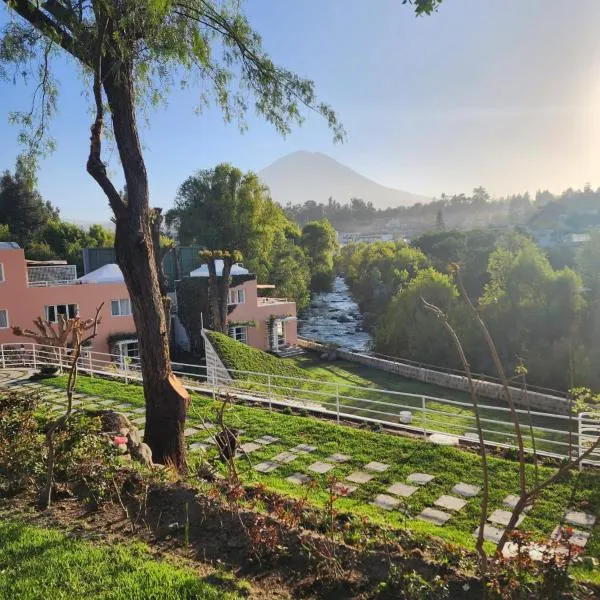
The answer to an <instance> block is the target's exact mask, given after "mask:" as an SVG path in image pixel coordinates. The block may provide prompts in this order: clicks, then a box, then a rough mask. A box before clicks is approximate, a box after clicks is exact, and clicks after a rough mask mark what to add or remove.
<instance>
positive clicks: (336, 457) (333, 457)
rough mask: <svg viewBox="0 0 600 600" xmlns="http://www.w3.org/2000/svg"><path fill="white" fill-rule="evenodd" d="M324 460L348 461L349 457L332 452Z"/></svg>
mask: <svg viewBox="0 0 600 600" xmlns="http://www.w3.org/2000/svg"><path fill="white" fill-rule="evenodd" d="M325 460H328V461H329V462H334V463H345V462H348V461H349V460H350V457H349V456H348V455H347V454H337V453H336V454H332V455H331V456H328V457H327V458H326V459H325Z"/></svg>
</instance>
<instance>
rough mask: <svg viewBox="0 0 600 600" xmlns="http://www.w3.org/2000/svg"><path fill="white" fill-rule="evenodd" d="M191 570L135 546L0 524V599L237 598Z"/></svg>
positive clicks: (11, 522)
mask: <svg viewBox="0 0 600 600" xmlns="http://www.w3.org/2000/svg"><path fill="white" fill-rule="evenodd" d="M241 597H242V596H240V595H239V594H234V593H231V592H227V591H225V590H223V589H221V588H219V587H216V586H215V585H213V584H208V583H206V582H205V581H202V580H201V579H200V578H199V577H198V576H197V575H196V574H195V573H194V571H193V570H192V569H190V568H187V567H182V566H178V565H177V564H175V563H174V562H170V561H166V560H164V559H163V560H162V561H158V560H155V559H154V558H153V557H152V555H151V554H150V552H149V551H148V548H147V547H146V546H145V545H144V544H141V543H136V544H122V543H119V544H113V545H110V546H108V545H104V544H98V543H96V544H94V545H92V544H91V543H89V542H84V541H81V540H79V539H77V538H75V537H72V536H70V535H68V534H65V533H62V532H60V531H58V530H54V529H44V528H39V527H35V526H31V525H27V524H24V523H23V522H20V521H17V520H4V521H1V522H0V598H6V599H7V600H8V599H15V600H17V599H18V600H41V599H42V598H48V599H52V600H75V599H76V598H88V599H102V600H142V599H144V600H150V599H153V600H192V599H194V600H220V599H226V600H236V599H237V598H241Z"/></svg>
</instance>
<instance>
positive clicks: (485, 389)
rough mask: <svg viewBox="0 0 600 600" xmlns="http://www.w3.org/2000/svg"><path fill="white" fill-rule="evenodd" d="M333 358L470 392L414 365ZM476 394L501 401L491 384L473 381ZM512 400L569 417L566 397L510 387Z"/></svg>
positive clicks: (460, 379) (452, 378)
mask: <svg viewBox="0 0 600 600" xmlns="http://www.w3.org/2000/svg"><path fill="white" fill-rule="evenodd" d="M298 345H299V346H301V347H304V348H306V349H307V350H313V351H318V350H324V349H325V347H324V346H321V345H320V344H317V343H315V342H313V341H311V340H302V339H299V340H298ZM336 355H337V356H338V357H339V358H341V359H343V360H347V361H350V362H355V363H359V364H361V365H364V366H366V367H371V368H373V369H378V370H380V371H386V372H388V373H395V374H396V375H399V376H401V377H406V378H407V379H415V380H417V381H422V382H423V383H430V384H433V385H439V386H440V387H445V388H449V389H452V390H460V391H463V392H468V391H469V382H468V380H467V378H466V377H465V376H461V375H452V374H450V373H444V372H443V371H435V370H432V369H425V368H421V367H417V366H414V365H408V364H405V363H401V362H395V361H390V360H384V359H381V358H375V357H374V356H369V355H367V354H359V353H356V352H348V351H347V350H342V349H339V348H338V349H337V350H336ZM475 384H476V389H477V393H478V395H479V396H481V397H483V398H492V399H494V400H502V401H504V395H503V389H502V386H501V385H500V384H498V383H493V382H491V381H482V380H475ZM510 389H511V393H512V397H513V399H514V402H515V404H517V405H518V406H520V407H523V408H526V407H527V405H529V407H530V408H531V410H534V411H542V412H550V413H556V414H565V415H566V414H569V403H568V401H567V400H566V399H565V398H560V397H558V396H551V395H549V394H541V393H539V392H531V391H529V392H527V398H524V397H522V392H521V390H520V389H519V388H514V387H511V388H510Z"/></svg>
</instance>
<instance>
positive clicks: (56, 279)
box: [27, 265, 77, 287]
mask: <svg viewBox="0 0 600 600" xmlns="http://www.w3.org/2000/svg"><path fill="white" fill-rule="evenodd" d="M76 281H77V267H76V266H75V265H39V266H30V267H27V285H28V286H29V287H48V286H54V285H72V284H74V283H75V282H76Z"/></svg>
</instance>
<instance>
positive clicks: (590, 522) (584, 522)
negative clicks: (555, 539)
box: [565, 510, 596, 528]
mask: <svg viewBox="0 0 600 600" xmlns="http://www.w3.org/2000/svg"><path fill="white" fill-rule="evenodd" d="M565 521H566V522H567V523H570V524H571V525H577V526H578V527H586V528H587V527H590V528H591V527H593V526H594V523H595V522H596V517H595V516H594V515H591V514H589V513H584V512H580V511H577V510H568V511H567V512H566V513H565Z"/></svg>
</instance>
